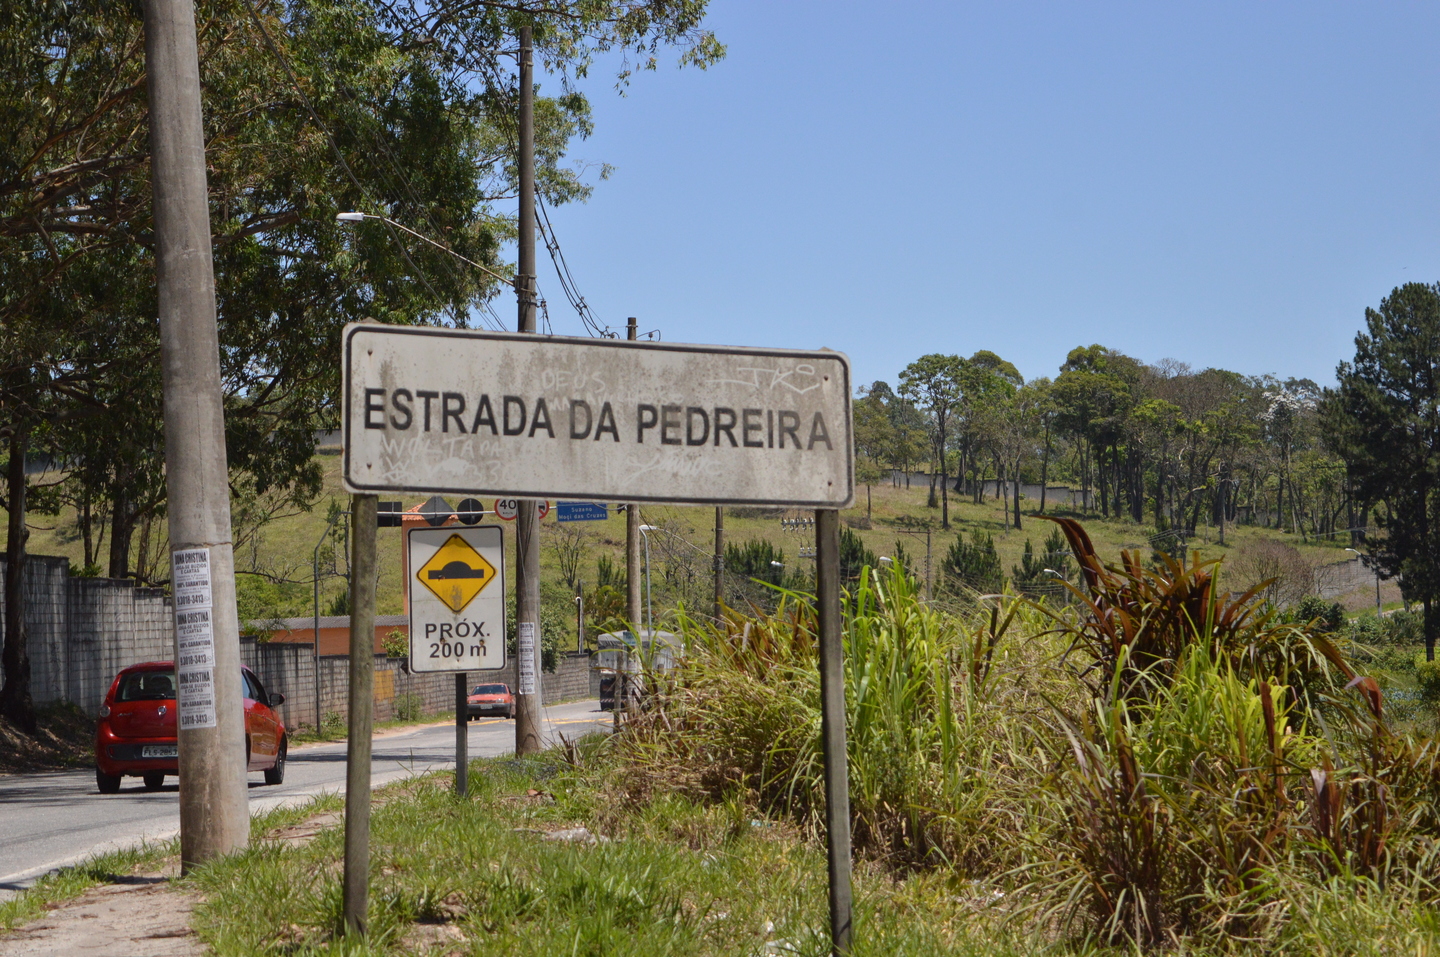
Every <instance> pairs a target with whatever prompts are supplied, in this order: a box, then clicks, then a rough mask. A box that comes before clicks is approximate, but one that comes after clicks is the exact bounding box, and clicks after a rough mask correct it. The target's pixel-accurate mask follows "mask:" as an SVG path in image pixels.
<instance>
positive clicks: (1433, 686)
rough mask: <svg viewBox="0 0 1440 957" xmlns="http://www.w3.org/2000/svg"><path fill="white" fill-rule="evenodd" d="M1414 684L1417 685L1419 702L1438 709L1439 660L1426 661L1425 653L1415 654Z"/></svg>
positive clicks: (1439, 694)
mask: <svg viewBox="0 0 1440 957" xmlns="http://www.w3.org/2000/svg"><path fill="white" fill-rule="evenodd" d="M1415 682H1416V684H1417V685H1419V690H1420V700H1422V701H1424V702H1425V703H1426V704H1428V705H1430V706H1432V707H1437V708H1440V659H1437V660H1436V661H1426V660H1425V652H1423V651H1421V652H1417V653H1416V654H1415Z"/></svg>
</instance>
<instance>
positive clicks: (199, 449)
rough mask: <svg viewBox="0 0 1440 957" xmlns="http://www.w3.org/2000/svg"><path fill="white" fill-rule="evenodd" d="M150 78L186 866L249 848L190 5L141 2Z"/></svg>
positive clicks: (231, 558) (211, 276)
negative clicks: (143, 10)
mask: <svg viewBox="0 0 1440 957" xmlns="http://www.w3.org/2000/svg"><path fill="white" fill-rule="evenodd" d="M145 71H146V74H147V84H148V87H149V98H150V163H151V167H150V168H151V184H152V193H153V197H154V212H155V262H156V285H157V291H158V294H159V304H160V362H161V370H162V371H161V374H162V382H163V387H164V394H165V487H166V491H167V493H168V496H169V498H168V504H167V508H168V512H169V530H170V548H171V561H172V568H174V569H175V573H174V575H173V578H172V580H173V581H174V582H175V590H176V603H175V621H176V628H175V633H176V637H175V644H176V647H175V661H176V664H177V668H178V672H179V673H178V679H179V680H178V686H179V690H178V692H177V694H178V701H177V705H178V709H177V710H178V718H179V722H178V725H179V728H178V732H179V746H180V864H181V870H182V871H187V870H189V869H190V868H191V867H193V866H194V865H196V864H201V863H204V862H205V861H208V860H211V859H212V858H215V857H219V856H221V855H223V854H227V853H229V852H231V851H234V850H236V849H238V848H242V847H244V846H245V845H246V844H247V843H248V842H249V839H250V814H249V804H248V796H247V793H246V791H247V788H246V784H245V774H246V768H245V761H244V758H243V757H242V755H244V754H245V727H244V722H245V710H244V699H243V692H242V690H241V687H240V628H239V623H238V622H237V621H236V617H235V558H234V555H233V553H232V551H231V541H230V486H229V474H228V468H227V466H226V459H225V416H224V406H223V402H222V398H221V389H220V342H219V335H218V333H217V331H216V328H215V273H214V266H213V264H212V262H211V257H210V207H209V196H208V193H207V189H206V183H205V141H204V131H203V127H202V124H201V119H200V68H199V62H198V57H197V52H196V40H195V11H194V8H193V7H192V5H191V4H190V3H189V2H179V0H146V3H145ZM182 567H183V568H184V569H185V572H184V588H183V594H182V588H181V579H182V575H181V573H180V569H181V568H182ZM182 598H183V599H184V603H183V604H182ZM182 652H183V654H182Z"/></svg>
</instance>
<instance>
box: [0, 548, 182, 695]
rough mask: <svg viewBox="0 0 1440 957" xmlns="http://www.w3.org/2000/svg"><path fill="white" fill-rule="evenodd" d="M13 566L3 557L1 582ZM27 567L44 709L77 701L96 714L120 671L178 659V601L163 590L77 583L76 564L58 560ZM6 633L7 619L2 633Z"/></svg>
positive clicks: (32, 648)
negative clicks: (72, 570) (143, 663)
mask: <svg viewBox="0 0 1440 957" xmlns="http://www.w3.org/2000/svg"><path fill="white" fill-rule="evenodd" d="M5 566H6V563H5V561H4V559H3V558H0V582H3V580H4V575H5V573H6V567H5ZM26 569H27V574H26V576H25V628H26V634H27V637H28V647H29V652H30V675H31V686H30V693H31V695H32V696H33V697H34V699H35V702H36V704H41V705H44V704H52V703H54V702H57V701H69V702H73V703H74V704H76V705H78V706H79V707H80V708H81V709H82V710H83V711H85V712H86V713H88V714H94V713H95V712H96V711H97V710H99V708H100V702H101V700H102V699H103V698H104V696H105V692H106V691H107V690H109V688H110V682H111V680H112V679H113V678H114V677H115V673H116V672H117V671H119V670H120V669H121V668H123V667H125V666H126V665H132V664H135V663H136V662H140V661H154V660H166V659H169V658H170V657H171V656H172V655H173V654H174V627H175V626H174V618H173V614H172V611H171V606H170V599H169V598H167V597H166V596H165V594H164V593H163V592H162V591H160V590H159V589H157V588H140V587H136V585H135V583H134V582H132V581H128V580H124V579H111V578H71V577H70V563H69V560H68V559H65V558H61V557H55V556H50V555H30V556H27V558H26ZM0 596H3V591H0ZM0 610H3V597H0ZM3 628H4V625H3V616H0V634H3Z"/></svg>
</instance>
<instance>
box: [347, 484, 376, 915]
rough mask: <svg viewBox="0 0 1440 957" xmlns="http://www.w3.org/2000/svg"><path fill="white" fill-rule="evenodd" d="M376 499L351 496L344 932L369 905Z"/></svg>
mask: <svg viewBox="0 0 1440 957" xmlns="http://www.w3.org/2000/svg"><path fill="white" fill-rule="evenodd" d="M378 505H379V499H378V498H376V497H375V496H374V495H352V496H350V709H349V710H350V725H349V729H348V733H349V737H348V738H347V739H346V742H345V886H344V909H345V933H347V934H354V935H357V936H363V935H364V934H365V926H366V919H365V912H366V909H367V907H368V905H369V901H370V736H371V734H372V733H373V731H374V725H375V722H374V708H375V526H376V523H377V519H376V512H377V510H378V508H377V506H378Z"/></svg>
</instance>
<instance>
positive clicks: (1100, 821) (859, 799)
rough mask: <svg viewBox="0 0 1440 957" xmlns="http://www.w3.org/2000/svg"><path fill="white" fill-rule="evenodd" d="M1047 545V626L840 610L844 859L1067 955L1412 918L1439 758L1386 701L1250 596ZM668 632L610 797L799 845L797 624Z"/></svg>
mask: <svg viewBox="0 0 1440 957" xmlns="http://www.w3.org/2000/svg"><path fill="white" fill-rule="evenodd" d="M1059 524H1060V527H1061V531H1062V532H1063V533H1064V535H1065V537H1066V538H1067V540H1068V541H1069V544H1070V546H1071V550H1072V551H1073V553H1074V557H1075V560H1076V563H1077V565H1078V567H1079V569H1080V575H1081V578H1080V580H1079V581H1078V582H1077V584H1075V585H1072V586H1070V591H1071V592H1072V594H1071V595H1070V600H1069V601H1068V602H1066V603H1065V604H1056V605H1051V604H1047V603H1045V602H1043V601H1032V600H1030V599H1025V598H1018V597H1014V596H1010V595H1001V596H984V597H980V598H977V599H975V600H973V601H971V602H970V603H968V606H967V607H966V608H965V609H963V610H961V611H960V612H958V613H957V612H949V611H942V610H939V609H936V608H934V607H932V606H930V605H928V604H927V603H925V602H924V601H922V600H921V598H920V596H919V595H918V594H917V592H916V588H915V584H914V582H913V581H912V580H911V579H910V578H909V577H908V576H907V575H906V574H905V573H904V572H903V571H902V570H900V569H898V568H892V569H889V570H879V571H876V570H866V572H865V573H864V574H863V575H862V576H861V577H860V579H859V580H858V581H857V582H856V584H855V586H854V587H853V588H852V589H851V590H850V591H849V592H848V593H847V595H846V597H845V600H844V603H843V612H844V635H845V642H846V648H845V652H846V656H845V662H846V664H845V692H846V709H847V723H848V732H849V748H850V752H849V758H850V792H851V805H852V815H853V819H852V826H853V832H854V839H855V847H856V849H857V853H859V854H862V855H865V856H867V857H869V858H871V859H873V860H875V861H877V862H879V863H880V864H882V865H884V866H889V867H891V868H892V869H894V870H895V871H896V872H897V873H905V872H913V871H914V870H915V869H917V868H922V869H927V870H930V871H933V872H935V873H936V874H938V875H942V876H943V875H951V876H953V877H954V878H955V879H957V880H962V881H965V882H970V881H977V880H978V881H981V882H983V883H984V884H985V885H986V886H988V887H990V888H991V889H992V892H993V893H994V894H1003V902H1004V903H1003V905H995V906H999V907H1000V910H1001V911H1003V913H1004V914H1005V916H1006V919H1007V920H1008V921H1010V922H1011V924H1012V926H1013V927H1015V928H1017V929H1018V930H1019V932H1021V933H1025V934H1031V935H1034V936H1035V937H1036V939H1037V941H1038V942H1048V943H1050V944H1054V943H1062V944H1063V942H1064V941H1066V940H1071V939H1073V940H1076V941H1078V942H1079V943H1080V944H1081V946H1082V949H1084V948H1089V947H1093V946H1100V947H1105V946H1124V947H1138V948H1140V949H1143V950H1154V949H1163V948H1169V947H1182V948H1183V947H1188V946H1191V945H1197V946H1209V945H1213V946H1217V947H1221V948H1235V947H1244V946H1253V947H1255V948H1258V949H1260V950H1265V949H1267V948H1277V947H1280V946H1282V945H1283V946H1284V947H1286V948H1289V949H1299V950H1303V949H1304V946H1303V941H1304V936H1305V935H1306V934H1309V933H1311V931H1310V930H1307V929H1306V928H1312V927H1319V926H1325V925H1327V922H1330V921H1333V919H1334V918H1333V913H1332V912H1331V911H1332V909H1333V901H1331V899H1330V897H1327V895H1333V894H1343V895H1347V896H1348V897H1349V898H1350V899H1352V901H1356V902H1359V901H1363V902H1365V906H1367V907H1372V908H1373V913H1372V914H1371V917H1370V918H1367V920H1369V919H1373V920H1374V921H1379V922H1380V923H1381V924H1384V923H1385V922H1386V921H1390V920H1391V919H1392V918H1394V919H1400V918H1396V917H1395V915H1412V917H1413V915H1420V914H1424V913H1427V912H1428V911H1427V908H1433V906H1434V905H1435V903H1436V902H1437V900H1440V895H1437V892H1436V885H1435V877H1434V875H1435V874H1436V873H1437V869H1440V754H1437V744H1436V742H1435V741H1434V740H1433V739H1428V740H1427V739H1422V738H1416V737H1414V736H1413V735H1410V734H1405V733H1400V732H1398V731H1397V730H1396V729H1395V728H1393V727H1392V726H1391V724H1390V723H1389V721H1388V720H1387V714H1386V709H1385V695H1384V691H1383V689H1382V686H1381V685H1380V684H1379V683H1378V682H1377V681H1376V680H1375V679H1374V678H1372V677H1370V676H1367V675H1363V674H1360V673H1357V670H1356V667H1355V666H1354V664H1352V662H1351V661H1350V659H1349V658H1348V657H1347V656H1346V654H1345V652H1344V650H1343V649H1342V648H1341V647H1340V646H1338V645H1337V644H1336V643H1335V641H1334V640H1333V636H1332V635H1330V634H1328V633H1327V632H1326V631H1324V630H1322V628H1320V627H1318V626H1317V625H1316V623H1315V622H1308V621H1286V620H1282V619H1281V618H1279V617H1278V616H1276V615H1274V614H1273V613H1272V611H1271V608H1270V606H1269V605H1268V604H1267V602H1266V600H1265V597H1264V596H1265V589H1266V587H1267V586H1266V583H1265V582H1259V583H1256V584H1255V585H1254V586H1253V587H1251V588H1249V589H1247V590H1245V591H1244V592H1243V593H1240V594H1238V595H1237V594H1232V593H1230V592H1228V591H1226V590H1225V589H1224V588H1222V587H1221V583H1220V576H1219V572H1220V565H1219V563H1217V562H1213V561H1210V562H1207V561H1200V560H1199V559H1198V558H1191V559H1188V560H1187V559H1186V558H1185V557H1183V556H1182V557H1179V558H1174V557H1170V556H1164V555H1160V556H1156V558H1155V560H1154V561H1152V562H1151V563H1149V564H1146V563H1142V561H1141V560H1140V559H1139V557H1138V556H1135V555H1133V554H1129V553H1124V552H1122V553H1121V556H1120V560H1119V562H1117V563H1107V562H1104V561H1102V560H1101V559H1100V557H1099V556H1098V555H1097V554H1096V553H1095V550H1094V548H1093V546H1092V545H1091V543H1090V540H1089V538H1088V536H1087V535H1086V534H1085V531H1084V529H1083V528H1082V527H1081V526H1080V525H1079V524H1078V523H1077V522H1074V521H1073V520H1068V519H1062V520H1059ZM679 630H680V631H681V632H682V633H683V634H684V636H685V641H686V650H687V655H686V657H685V659H684V661H683V662H682V666H681V668H680V669H679V671H678V672H677V673H675V674H674V675H672V676H670V677H669V678H668V679H666V681H665V682H663V683H658V684H656V686H655V690H656V693H655V694H654V695H653V696H652V697H651V699H650V705H649V708H648V710H646V711H644V712H643V713H642V714H641V715H640V716H639V717H638V718H637V719H636V720H635V721H633V722H632V723H631V724H630V725H629V727H628V730H627V732H626V733H625V734H624V735H622V736H621V740H620V742H619V745H620V748H621V751H622V754H623V756H624V759H625V767H626V768H627V774H628V775H629V777H628V779H627V784H628V793H629V794H630V796H631V797H632V798H635V799H643V798H644V796H645V794H646V793H647V792H653V791H657V790H661V791H663V790H665V789H680V790H682V791H686V792H689V793H691V795H692V796H698V797H706V796H708V797H711V798H722V799H724V800H727V801H730V802H735V801H737V800H743V801H749V802H752V803H753V804H754V805H756V806H757V807H758V808H759V809H760V810H762V811H763V812H764V813H767V814H770V815H773V816H776V817H787V818H790V819H792V820H794V821H796V822H797V823H799V824H800V825H801V826H802V827H803V828H806V829H808V830H809V831H810V832H811V833H813V834H815V835H817V836H818V835H819V834H820V832H821V813H822V810H823V805H822V801H823V797H822V795H823V789H822V770H821V769H822V762H821V758H820V715H819V701H820V696H819V679H818V674H817V671H816V634H817V627H816V618H815V612H814V608H813V602H812V601H811V600H810V599H809V598H808V596H805V595H800V594H796V593H793V592H787V593H784V594H783V595H782V596H781V600H780V601H779V604H778V607H777V611H776V612H775V613H774V614H773V615H768V616H766V615H761V616H754V617H751V616H744V615H738V614H732V615H731V616H730V617H728V618H727V620H726V621H725V622H724V623H723V624H721V625H719V626H717V625H715V624H713V623H709V622H703V621H699V620H696V619H693V618H688V617H686V616H684V615H683V613H682V614H681V615H680V621H679ZM966 886H969V885H968V884H967V885H966ZM1327 888H1328V889H1329V890H1327ZM997 899H998V898H997ZM987 906H989V905H987ZM1357 906H1358V905H1357ZM1317 907H1319V908H1322V909H1323V910H1324V912H1323V913H1321V911H1318V910H1314V908H1317ZM992 913H993V911H992ZM1386 915H1389V916H1386ZM1404 919H1406V920H1409V919H1412V918H1411V917H1406V918H1404ZM1414 919H1417V920H1418V917H1414ZM1377 926H1378V925H1377ZM1387 926H1388V925H1387ZM1297 934H1298V935H1299V937H1297V936H1296V935H1297Z"/></svg>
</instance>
